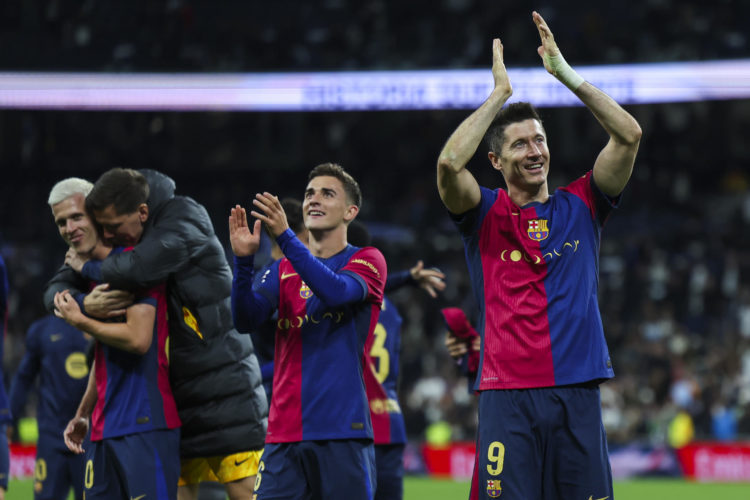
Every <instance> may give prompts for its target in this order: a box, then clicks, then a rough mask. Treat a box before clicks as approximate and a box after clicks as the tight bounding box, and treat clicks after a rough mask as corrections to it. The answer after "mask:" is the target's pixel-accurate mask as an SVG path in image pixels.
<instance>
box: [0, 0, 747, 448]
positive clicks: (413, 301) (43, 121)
mask: <svg viewBox="0 0 750 500" xmlns="http://www.w3.org/2000/svg"><path fill="white" fill-rule="evenodd" d="M505 4H506V5H505V6H504V7H503V8H502V9H500V8H499V7H498V8H497V10H495V9H492V11H491V12H489V13H488V15H483V14H484V11H485V10H487V9H488V7H487V6H486V5H485V2H482V1H481V0H445V1H443V2H439V4H438V5H437V6H435V5H433V2H430V3H428V2H383V1H380V0H368V1H366V2H356V5H357V7H356V8H355V7H354V2H347V1H345V0H327V1H325V2H322V3H321V4H320V5H318V3H299V2H295V3H294V5H295V8H296V9H298V11H297V13H296V15H295V16H289V17H284V16H282V13H283V12H284V10H285V9H287V8H288V5H287V2H274V3H271V4H263V6H262V10H261V5H260V4H258V3H253V2H238V1H232V2H227V3H225V5H224V7H223V8H231V9H232V11H233V12H235V13H234V14H233V15H232V16H226V15H221V13H222V12H223V11H222V9H215V8H214V7H215V6H214V5H213V4H211V3H208V2H195V1H192V2H191V1H180V0H170V1H165V2H140V3H138V4H137V8H136V9H128V10H126V9H125V5H132V2H131V3H126V2H122V1H117V2H106V6H105V2H97V1H94V0H92V1H88V2H65V1H60V0H49V1H44V2H33V3H32V2H28V3H27V2H21V3H18V4H15V3H14V4H12V5H11V3H5V4H3V6H2V8H0V9H1V10H2V15H0V19H1V20H2V21H0V23H2V24H3V25H4V27H5V28H8V29H3V30H2V33H3V37H4V42H5V43H4V45H6V46H7V45H8V43H9V42H10V41H11V40H12V41H13V43H14V44H15V45H14V46H19V45H18V44H19V43H20V44H21V46H25V47H28V50H26V51H23V52H21V51H3V53H2V54H0V67H2V68H3V69H4V70H87V71H277V70H284V71H289V70H331V69H348V70H355V69H356V70H359V69H417V68H448V67H450V68H456V67H486V66H487V64H488V61H489V53H488V50H487V48H488V43H487V42H488V40H489V39H490V38H491V37H492V36H494V35H496V34H498V33H499V34H500V35H501V36H502V38H503V42H504V44H505V45H506V64H508V66H509V67H513V66H531V65H537V64H538V57H537V55H536V54H535V53H533V51H529V50H526V51H525V52H522V51H521V50H519V48H524V49H525V48H528V47H530V46H535V44H536V43H537V42H536V40H535V39H534V37H535V36H536V34H535V32H534V31H533V30H528V29H519V28H518V24H519V23H518V19H519V18H523V19H525V17H526V16H527V8H526V7H525V6H520V7H519V6H517V5H516V6H514V5H513V4H512V3H511V2H505ZM715 4H716V5H715V7H716V8H713V9H710V10H704V9H699V8H698V5H699V4H698V3H697V2H677V1H674V0H650V1H648V2H644V3H643V8H642V9H633V8H630V7H628V5H627V4H625V3H622V2H608V3H607V5H604V4H603V3H602V2H593V1H587V2H583V3H581V4H580V6H578V7H577V11H576V12H577V14H576V15H572V14H570V13H568V12H567V11H565V10H563V9H561V8H558V7H555V6H552V5H550V7H548V8H545V7H544V6H540V7H538V8H539V10H540V11H542V12H547V13H546V14H545V15H546V17H547V19H548V20H549V22H550V23H551V24H553V25H554V26H557V31H556V37H557V38H558V40H560V41H561V43H563V42H562V41H564V43H565V44H566V47H567V48H566V55H567V58H568V60H569V61H570V62H571V63H576V64H604V63H615V62H659V61H666V60H697V59H702V60H705V59H713V58H722V59H726V58H735V57H736V58H740V57H748V56H750V46H749V45H748V41H747V38H746V36H747V35H746V34H745V33H743V32H742V29H741V23H742V21H741V20H742V19H748V18H750V10H749V9H750V6H749V5H748V4H747V2H739V1H729V0H724V1H718V2H715ZM586 5H588V8H586ZM268 9H271V10H270V11H269V10H268ZM583 11H585V12H586V14H585V15H580V12H583ZM426 12H427V13H429V15H425V13H426ZM269 17H271V18H274V19H282V18H283V19H285V21H284V22H282V21H279V22H278V23H269V22H268V21H267V19H268V18H269ZM446 19H450V20H451V23H454V24H455V25H456V26H460V29H457V30H445V29H444V28H442V23H445V22H446ZM115 20H116V21H117V22H115ZM295 20H296V21H295ZM303 20H304V22H303ZM110 26H117V27H118V29H110V28H109V27H110ZM712 26H722V29H721V30H713V29H711V27H712ZM165 27H166V29H165ZM289 33H292V34H293V35H292V36H290V35H289ZM634 33H639V36H633V34H634ZM628 110H629V111H630V112H631V113H632V114H633V115H634V116H635V117H636V118H637V119H638V121H639V123H640V124H641V126H642V128H643V130H644V135H643V140H642V142H641V148H640V152H639V154H638V159H637V161H636V165H635V170H634V174H633V178H632V179H631V181H630V184H629V186H628V188H627V189H626V191H625V195H624V199H623V202H622V206H621V208H620V209H619V210H617V211H616V212H615V213H614V214H613V215H612V217H611V219H610V220H609V221H608V224H607V226H606V227H605V229H604V238H603V246H602V250H601V260H600V293H601V296H600V304H601V308H602V316H603V322H604V326H605V333H606V337H607V341H608V343H609V348H610V352H611V355H612V360H613V366H614V369H615V373H616V377H615V378H614V379H613V380H611V381H609V382H607V383H606V384H604V385H603V386H602V401H603V408H604V414H603V417H604V422H605V426H606V428H607V431H608V436H609V439H610V440H611V441H612V442H616V443H624V442H630V441H634V440H639V441H648V442H652V443H663V442H666V441H667V436H668V429H669V423H670V422H671V421H672V420H673V418H674V417H675V415H677V414H678V413H679V412H680V411H684V412H686V413H687V414H689V415H690V417H691V419H692V422H693V424H694V426H695V436H696V437H698V438H708V439H734V438H736V437H738V436H741V437H746V438H747V437H750V260H749V259H748V258H747V257H748V256H750V234H748V233H746V232H745V231H744V230H745V229H746V228H748V227H750V174H748V171H747V165H748V164H750V146H749V145H748V143H747V141H745V140H744V138H743V131H745V130H747V128H748V126H750V123H749V122H750V118H748V117H750V102H748V101H717V102H701V103H683V104H660V105H648V106H630V107H628ZM542 112H543V114H542V118H543V119H544V120H545V126H546V127H547V129H548V130H550V131H554V132H551V133H550V137H551V139H550V140H551V144H550V149H551V151H552V152H553V154H552V157H553V161H552V168H551V173H550V176H551V179H550V185H551V187H552V188H554V187H556V186H560V185H563V184H566V183H567V182H569V181H570V180H572V179H574V178H575V177H577V176H579V175H581V174H583V173H584V171H585V170H587V169H588V168H590V166H591V165H592V164H593V160H594V158H588V157H581V156H580V155H579V153H578V151H598V150H599V149H600V148H601V146H602V145H603V143H604V141H605V138H604V136H603V135H602V132H601V130H600V128H598V126H597V125H596V124H595V123H592V122H593V120H591V118H590V116H588V115H587V111H586V110H584V109H579V108H566V109H545V110H542ZM466 114H467V112H466V111H465V110H459V111H456V110H450V111H430V112H380V113H332V114H318V113H308V114H303V113H286V114H267V113H257V114H242V113H237V114H232V113H156V112H152V113H145V112H138V113H104V112H79V111H65V112H62V111H60V112H52V111H7V110H4V111H2V112H0V128H2V130H3V134H2V136H1V138H0V161H1V162H2V165H3V182H2V184H1V185H0V207H2V213H3V214H4V215H5V217H4V218H3V219H4V221H3V224H2V226H1V229H0V252H1V253H2V255H3V257H4V258H5V260H6V262H7V264H8V268H9V271H10V276H9V279H10V284H11V289H10V292H11V293H10V301H9V308H10V310H9V323H8V330H7V335H6V339H5V342H6V348H5V360H4V370H5V380H6V381H8V380H10V379H11V378H12V375H13V373H14V372H15V370H16V368H17V366H18V363H19V361H20V359H21V356H22V353H23V340H24V334H25V332H26V330H27V328H28V326H29V325H30V324H31V323H32V322H33V321H34V320H35V319H37V318H39V317H40V316H42V315H43V314H44V312H43V306H42V301H41V292H42V290H43V287H44V283H45V282H46V281H47V280H48V279H49V278H50V277H51V276H52V275H53V273H54V271H55V269H56V268H57V267H58V266H59V265H60V264H61V260H60V256H61V255H63V254H64V247H63V246H62V243H61V242H60V241H59V239H58V238H57V237H56V235H55V234H54V231H52V226H51V223H50V217H49V214H48V213H47V207H46V205H45V201H46V196H47V193H48V192H49V189H50V187H51V186H52V185H53V184H54V183H55V182H56V181H57V180H60V179H62V178H64V177H67V176H70V175H78V176H82V177H86V178H89V179H90V180H92V181H93V180H95V179H96V178H97V177H98V176H99V174H100V173H101V172H103V171H104V170H106V169H108V168H110V167H112V166H126V167H133V168H144V167H147V168H154V169H158V170H160V171H162V172H164V173H166V174H168V175H170V176H171V177H173V178H174V179H175V180H176V181H177V186H178V188H179V190H180V192H181V193H182V194H186V195H190V196H192V197H193V198H195V199H196V200H198V201H199V202H200V203H202V204H204V205H205V206H206V207H207V209H208V210H209V213H210V215H211V217H212V220H213V223H214V225H215V227H216V229H217V233H218V236H219V239H220V241H221V242H222V243H224V244H225V245H226V246H227V248H226V249H227V252H229V248H228V244H229V239H228V234H227V228H226V222H225V221H226V213H227V211H228V209H229V207H231V206H234V204H235V203H240V202H242V203H248V200H249V199H250V198H251V197H252V196H253V195H254V193H255V192H257V191H270V192H274V193H278V194H279V195H283V196H295V195H297V196H300V197H301V195H302V191H303V189H304V184H302V183H297V184H294V183H293V182H292V181H290V180H289V179H290V178H291V177H294V178H298V179H300V178H301V176H299V175H295V176H290V175H289V174H290V173H291V172H296V171H307V170H309V169H310V168H311V167H312V166H314V165H315V164H317V163H320V162H322V161H329V160H331V161H336V162H338V163H341V164H342V165H344V166H345V167H346V168H347V170H349V171H350V172H352V173H353V174H354V175H355V176H356V177H357V178H358V180H359V182H360V185H361V186H362V190H363V192H364V195H365V199H366V202H365V204H364V206H363V207H362V211H361V213H360V216H359V220H362V221H364V222H365V223H366V224H367V226H368V228H369V230H370V232H371V233H372V235H373V237H374V242H375V244H376V245H377V246H378V247H379V248H380V249H381V250H382V251H383V253H384V254H385V256H386V258H387V260H388V264H389V267H390V268H393V269H404V268H408V267H409V266H411V265H412V264H413V263H414V262H415V261H416V260H417V259H423V260H424V261H425V263H426V265H428V266H435V267H438V268H440V269H441V270H443V271H444V272H445V273H446V275H447V278H446V283H447V285H448V287H447V289H446V290H445V292H443V293H442V294H441V296H440V297H439V298H438V299H437V300H433V299H430V298H429V297H428V296H427V295H426V294H424V293H423V292H421V291H420V290H417V289H406V290H400V291H398V292H395V293H394V294H393V295H392V297H391V298H392V300H393V301H394V302H395V303H396V304H397V306H398V307H399V310H400V311H401V314H402V316H403V317H404V327H403V340H402V355H401V359H402V377H401V400H402V408H403V410H404V413H405V417H406V426H407V432H408V434H409V437H410V438H411V439H413V440H416V441H420V440H423V439H424V437H425V430H426V429H427V428H428V426H429V425H430V424H434V423H436V422H447V423H448V424H449V425H450V426H451V429H452V438H453V439H454V440H467V441H470V440H473V438H474V435H475V431H476V427H475V425H476V420H475V418H476V417H475V410H476V399H475V398H474V397H472V395H471V394H470V393H469V391H468V390H467V388H468V384H467V381H466V379H465V378H464V377H462V376H461V375H460V373H459V371H458V370H457V369H456V367H455V366H454V364H453V362H452V360H451V359H450V358H449V357H448V355H447V353H446V352H445V349H444V346H443V341H444V335H445V327H444V324H443V322H442V318H441V316H440V312H439V311H440V308H441V307H446V306H460V307H462V308H464V309H465V310H466V311H467V313H468V314H469V316H470V317H472V315H473V314H475V312H476V311H475V310H474V307H475V306H474V304H473V302H472V299H471V295H472V294H471V291H470V287H469V281H468V276H467V274H466V264H465V260H464V257H463V250H462V246H461V241H460V238H459V237H458V236H457V234H456V232H455V228H454V227H453V225H452V223H451V221H450V219H449V218H448V216H447V213H446V212H445V210H444V209H443V207H442V206H441V204H440V201H439V199H438V198H437V193H436V192H435V188H434V165H435V161H436V159H437V155H438V153H439V151H440V148H441V147H442V143H443V141H444V139H445V138H446V137H447V136H448V134H449V132H450V130H452V129H453V128H454V127H455V125H456V124H457V123H458V122H459V121H460V120H461V119H462V118H463V117H464V116H465V115H466ZM574 143H579V144H581V147H573V144H574ZM557 145H566V146H567V147H556V146H557ZM556 153H557V154H556ZM470 166H471V169H472V171H473V173H474V174H475V176H476V177H477V178H478V180H480V182H481V183H482V184H484V185H496V180H495V179H494V177H491V174H492V172H490V169H489V168H488V165H487V164H486V161H485V162H477V161H476V160H474V161H473V162H472V163H471V165H470ZM493 183H495V184H493Z"/></svg>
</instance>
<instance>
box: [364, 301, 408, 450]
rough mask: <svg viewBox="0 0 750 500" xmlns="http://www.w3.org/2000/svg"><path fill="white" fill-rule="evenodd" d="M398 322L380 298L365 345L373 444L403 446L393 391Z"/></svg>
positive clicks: (393, 308)
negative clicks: (372, 328)
mask: <svg viewBox="0 0 750 500" xmlns="http://www.w3.org/2000/svg"><path fill="white" fill-rule="evenodd" d="M402 323H403V319H402V318H401V315H400V314H399V313H398V309H396V306H395V304H394V303H393V302H391V301H390V300H388V298H387V297H384V298H383V305H382V307H381V309H380V319H379V320H378V324H377V325H376V326H375V330H374V331H373V334H372V335H371V336H370V338H369V339H368V340H367V345H366V346H365V366H366V368H365V374H364V375H365V388H366V390H367V398H368V399H369V401H370V418H371V419H372V430H373V434H374V440H375V444H400V443H406V425H405V423H404V415H403V414H402V413H401V405H400V404H399V402H398V392H397V391H398V369H399V354H400V350H401V324H402Z"/></svg>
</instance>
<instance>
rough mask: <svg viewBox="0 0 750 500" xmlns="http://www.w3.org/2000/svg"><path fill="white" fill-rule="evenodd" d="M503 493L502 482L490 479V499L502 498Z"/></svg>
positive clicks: (488, 485)
mask: <svg viewBox="0 0 750 500" xmlns="http://www.w3.org/2000/svg"><path fill="white" fill-rule="evenodd" d="M502 492H503V489H502V488H501V487H500V480H499V479H488V480H487V495H488V496H489V497H490V498H497V497H499V496H500V493H502Z"/></svg>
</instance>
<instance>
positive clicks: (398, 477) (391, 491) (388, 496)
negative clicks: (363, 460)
mask: <svg viewBox="0 0 750 500" xmlns="http://www.w3.org/2000/svg"><path fill="white" fill-rule="evenodd" d="M375 467H376V469H377V484H378V486H377V488H376V489H375V500H401V499H402V498H403V497H404V445H403V444H376V445H375Z"/></svg>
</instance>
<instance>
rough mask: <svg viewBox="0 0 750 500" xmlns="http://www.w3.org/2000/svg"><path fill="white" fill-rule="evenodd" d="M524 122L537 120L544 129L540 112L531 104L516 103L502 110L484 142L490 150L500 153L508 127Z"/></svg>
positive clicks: (493, 121)
mask: <svg viewBox="0 0 750 500" xmlns="http://www.w3.org/2000/svg"><path fill="white" fill-rule="evenodd" d="M524 120H536V121H538V122H539V125H542V127H544V125H543V124H542V118H541V117H540V116H539V112H538V111H537V110H536V108H535V107H534V105H533V104H531V103H529V102H514V103H512V104H508V105H507V106H505V107H504V108H502V109H501V110H500V112H499V113H498V114H497V116H495V119H494V120H492V123H491V124H490V126H489V128H488V129H487V133H486V134H484V141H485V143H486V144H487V147H488V148H489V150H490V151H492V152H493V153H499V152H500V150H502V149H503V142H504V141H505V129H506V127H508V125H510V124H512V123H518V122H522V121H524Z"/></svg>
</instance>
